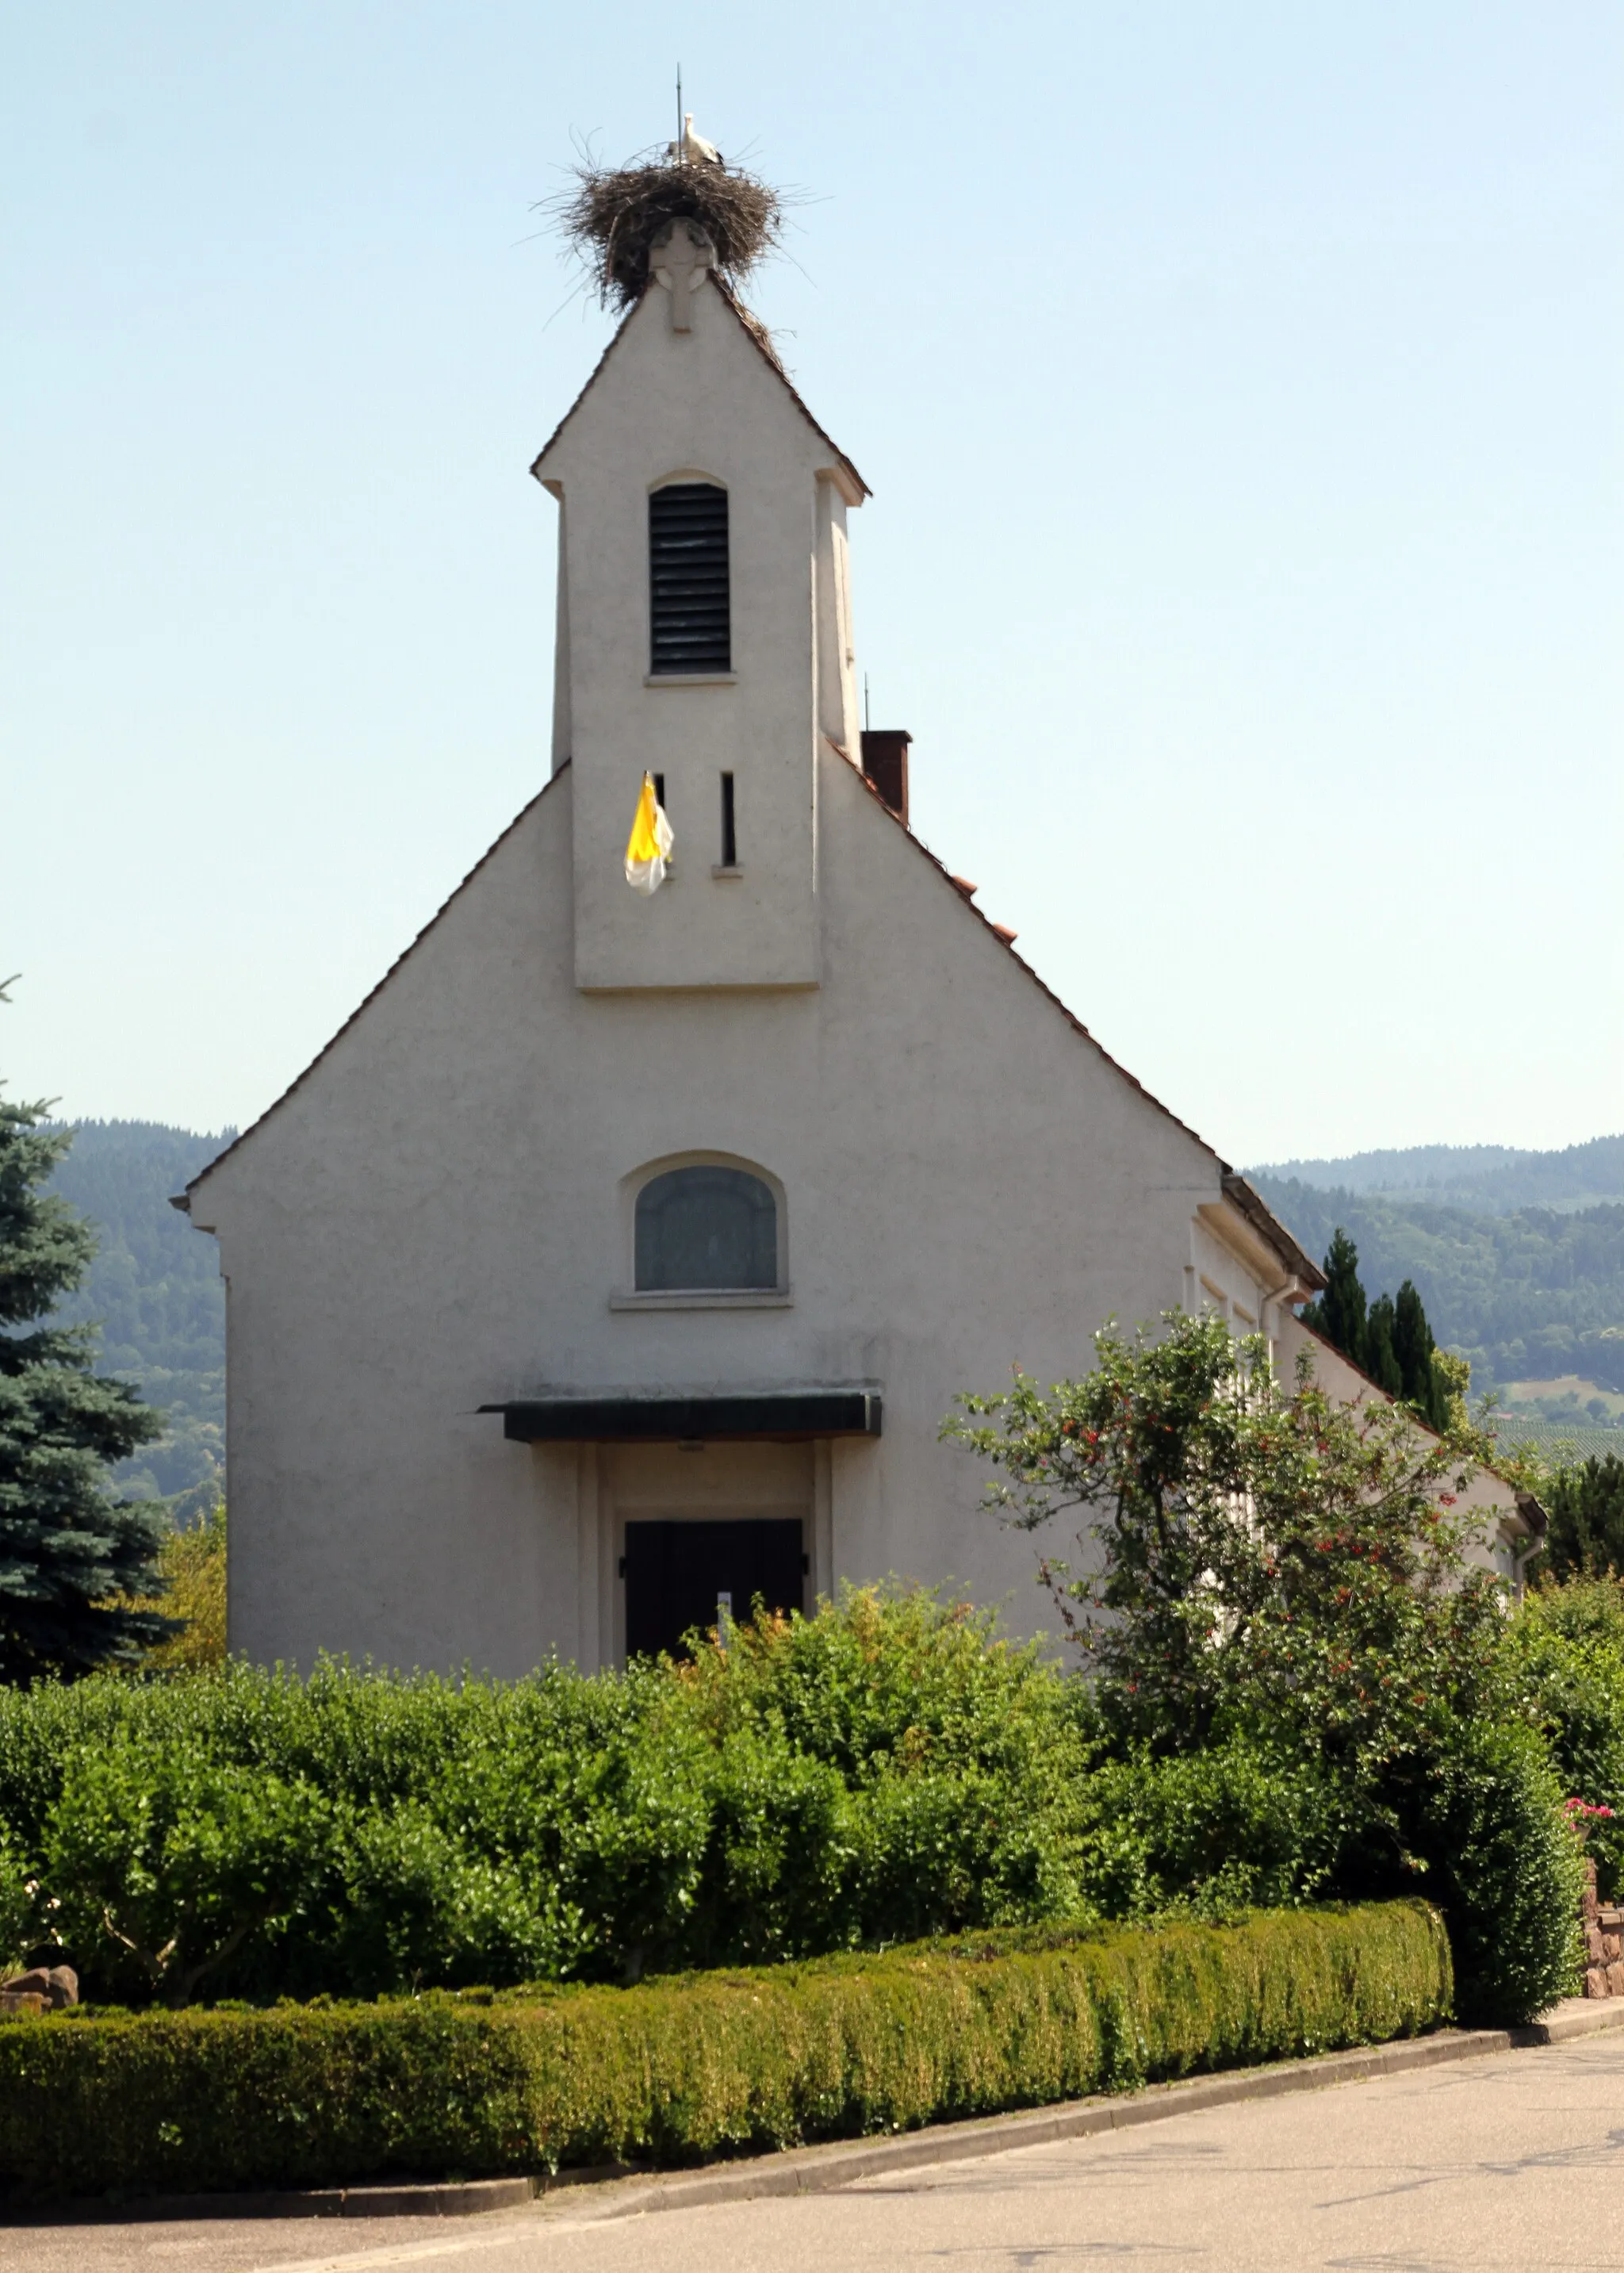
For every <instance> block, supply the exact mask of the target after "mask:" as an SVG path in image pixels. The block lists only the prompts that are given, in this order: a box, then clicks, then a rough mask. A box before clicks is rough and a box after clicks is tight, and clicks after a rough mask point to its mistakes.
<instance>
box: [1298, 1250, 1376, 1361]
mask: <svg viewBox="0 0 1624 2273" xmlns="http://www.w3.org/2000/svg"><path fill="white" fill-rule="evenodd" d="M1303 1316H1304V1317H1305V1318H1306V1321H1307V1323H1308V1324H1310V1325H1311V1326H1312V1327H1313V1330H1314V1332H1316V1333H1321V1334H1323V1335H1324V1337H1325V1339H1326V1340H1327V1341H1328V1342H1329V1344H1330V1345H1331V1347H1332V1348H1333V1349H1339V1350H1340V1351H1341V1352H1342V1354H1343V1356H1344V1357H1345V1358H1350V1359H1351V1361H1352V1362H1353V1363H1354V1364H1355V1365H1357V1366H1363V1364H1364V1362H1365V1338H1366V1315H1365V1289H1364V1287H1362V1286H1360V1284H1359V1251H1358V1248H1357V1247H1355V1245H1354V1244H1353V1242H1352V1241H1351V1239H1350V1238H1349V1236H1348V1234H1347V1233H1346V1232H1345V1231H1344V1230H1343V1227H1342V1226H1341V1225H1340V1224H1338V1225H1337V1227H1336V1231H1335V1233H1334V1234H1333V1235H1332V1239H1331V1245H1330V1252H1329V1253H1328V1255H1327V1257H1326V1258H1325V1292H1324V1293H1323V1294H1321V1297H1320V1299H1319V1301H1318V1302H1311V1303H1310V1304H1309V1305H1308V1308H1307V1309H1306V1310H1305V1311H1304V1313H1303Z"/></svg>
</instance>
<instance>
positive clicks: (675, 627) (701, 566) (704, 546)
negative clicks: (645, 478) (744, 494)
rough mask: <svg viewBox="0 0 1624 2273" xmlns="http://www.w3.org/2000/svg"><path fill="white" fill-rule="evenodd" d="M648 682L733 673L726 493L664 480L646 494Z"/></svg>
mask: <svg viewBox="0 0 1624 2273" xmlns="http://www.w3.org/2000/svg"><path fill="white" fill-rule="evenodd" d="M648 624H649V657H648V669H649V674H650V676H651V677H652V676H654V675H655V674H656V673H659V674H665V673H669V672H676V673H678V674H681V673H683V672H689V671H692V672H708V671H731V670H732V668H733V635H732V628H731V621H730V607H729V598H728V493H727V491H726V490H724V489H722V488H719V487H718V485H717V484H715V482H668V483H667V484H666V485H665V487H664V488H663V489H660V490H651V491H649V494H648Z"/></svg>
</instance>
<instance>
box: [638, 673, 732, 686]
mask: <svg viewBox="0 0 1624 2273" xmlns="http://www.w3.org/2000/svg"><path fill="white" fill-rule="evenodd" d="M643 684H644V686H737V685H738V673H737V671H645V672H644V674H643Z"/></svg>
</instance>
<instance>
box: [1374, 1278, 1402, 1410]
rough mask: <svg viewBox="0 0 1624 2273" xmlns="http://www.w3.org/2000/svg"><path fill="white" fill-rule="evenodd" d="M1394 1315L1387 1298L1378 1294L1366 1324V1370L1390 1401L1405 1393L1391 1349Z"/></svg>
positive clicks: (1396, 1356)
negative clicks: (1390, 1398)
mask: <svg viewBox="0 0 1624 2273" xmlns="http://www.w3.org/2000/svg"><path fill="white" fill-rule="evenodd" d="M1395 1319H1396V1311H1395V1309H1394V1306H1393V1297H1392V1296H1391V1295H1390V1294H1378V1295H1377V1297H1376V1299H1375V1301H1374V1302H1373V1303H1372V1304H1371V1306H1370V1316H1369V1317H1367V1318H1366V1321H1365V1370H1366V1373H1367V1374H1368V1375H1369V1376H1370V1377H1371V1379H1372V1380H1373V1382H1374V1383H1375V1384H1377V1386H1378V1387H1379V1388H1381V1389H1385V1390H1386V1392H1387V1393H1388V1396H1389V1397H1402V1396H1403V1393H1404V1377H1403V1370H1402V1369H1401V1367H1400V1365H1399V1362H1398V1353H1397V1351H1396V1349H1395V1347H1394V1332H1393V1329H1394V1323H1395Z"/></svg>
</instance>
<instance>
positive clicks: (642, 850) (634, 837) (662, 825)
mask: <svg viewBox="0 0 1624 2273" xmlns="http://www.w3.org/2000/svg"><path fill="white" fill-rule="evenodd" d="M670 857H671V824H670V821H668V820H667V819H666V817H665V807H664V806H662V805H661V804H660V803H659V802H658V801H657V800H656V799H655V777H654V776H653V775H652V774H645V775H644V776H643V787H642V792H641V794H640V797H639V798H638V800H637V818H636V819H635V820H634V821H632V834H631V836H628V837H627V839H626V881H627V883H628V884H630V885H631V887H632V890H633V891H634V892H657V891H658V890H659V889H660V887H661V885H662V883H664V881H665V864H666V862H667V861H668V860H669V859H670Z"/></svg>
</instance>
